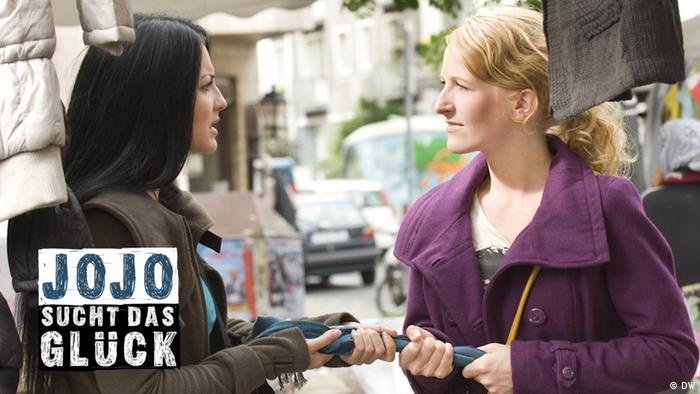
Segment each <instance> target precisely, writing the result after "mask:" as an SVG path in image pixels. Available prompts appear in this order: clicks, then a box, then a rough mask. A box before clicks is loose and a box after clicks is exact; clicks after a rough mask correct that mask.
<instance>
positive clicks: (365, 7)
mask: <svg viewBox="0 0 700 394" xmlns="http://www.w3.org/2000/svg"><path fill="white" fill-rule="evenodd" d="M502 1H503V0H486V1H485V5H492V4H500V3H501V2H502ZM515 4H516V5H517V6H520V7H529V8H533V9H536V10H542V0H517V1H516V3H515ZM393 5H394V9H396V10H398V11H403V10H408V9H417V8H418V0H393ZM430 5H431V6H433V7H435V8H437V9H438V10H440V11H442V12H444V13H445V14H448V15H451V16H453V17H456V16H457V15H459V11H461V10H462V3H461V1H460V0H430ZM343 6H344V7H345V8H347V9H349V10H350V11H353V12H357V13H359V14H361V15H368V14H370V13H371V12H372V11H374V9H375V8H376V7H377V3H376V0H343Z"/></svg>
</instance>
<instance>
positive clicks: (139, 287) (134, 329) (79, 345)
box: [38, 248, 180, 370]
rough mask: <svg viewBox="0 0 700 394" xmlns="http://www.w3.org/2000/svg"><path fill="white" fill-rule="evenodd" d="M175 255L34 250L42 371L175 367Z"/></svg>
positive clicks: (153, 251)
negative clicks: (37, 259)
mask: <svg viewBox="0 0 700 394" xmlns="http://www.w3.org/2000/svg"><path fill="white" fill-rule="evenodd" d="M178 285H179V283H178V272H177V250H176V249H175V248H125V249H98V248H95V249H40V250H39V311H38V313H39V341H40V347H41V361H40V363H39V365H40V368H41V369H49V370H94V369H117V368H175V367H178V366H179V365H180V324H179V310H178Z"/></svg>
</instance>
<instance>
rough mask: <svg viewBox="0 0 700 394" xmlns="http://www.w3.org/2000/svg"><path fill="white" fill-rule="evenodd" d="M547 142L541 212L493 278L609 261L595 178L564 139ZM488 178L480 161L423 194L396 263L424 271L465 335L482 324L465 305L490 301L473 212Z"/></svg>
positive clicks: (408, 222) (399, 243)
mask: <svg viewBox="0 0 700 394" xmlns="http://www.w3.org/2000/svg"><path fill="white" fill-rule="evenodd" d="M548 144H549V147H550V150H551V151H552V153H553V157H552V163H551V165H550V174H549V177H548V179H547V182H546V184H545V189H544V192H543V195H542V201H541V204H540V207H539V208H538V210H537V211H536V213H535V216H534V217H533V220H532V222H531V223H530V224H529V225H528V226H527V227H526V228H525V229H524V230H523V231H522V232H521V233H520V235H519V236H518V237H517V238H516V240H515V241H514V242H513V244H512V245H511V248H510V250H509V252H508V253H507V254H506V256H505V258H504V260H503V263H502V264H501V266H500V267H499V269H498V271H497V272H496V274H495V275H494V277H493V279H494V280H497V277H498V276H499V274H500V273H502V271H504V270H506V269H508V267H510V266H513V265H541V266H543V267H545V268H582V267H587V266H593V265H599V264H603V263H605V262H607V261H608V260H609V254H608V244H607V234H606V231H605V223H604V220H603V212H602V203H601V196H600V191H599V188H598V182H597V180H596V177H595V175H594V174H593V172H592V171H591V169H590V167H589V166H588V165H587V163H586V162H585V161H583V160H582V159H581V158H579V157H578V156H576V155H575V154H574V153H573V152H572V151H571V150H570V149H569V148H568V146H567V145H566V144H565V143H564V142H562V141H561V140H560V139H559V138H556V137H549V138H548ZM487 173H488V167H487V163H486V160H485V158H484V156H483V155H478V156H476V157H475V158H474V159H473V160H472V161H471V162H470V163H469V165H468V166H467V167H466V168H464V169H462V170H460V172H459V173H457V174H456V175H455V176H454V177H453V178H452V179H450V180H449V181H448V182H446V183H444V184H442V185H440V186H438V187H437V188H436V189H434V190H433V191H431V192H430V193H429V194H427V195H426V196H424V197H423V199H425V201H422V202H420V203H417V204H416V206H415V207H414V209H416V210H417V211H416V212H413V213H410V214H409V215H408V216H407V218H406V220H405V222H404V223H403V224H402V228H401V233H403V234H400V235H399V238H398V240H397V244H396V248H395V253H396V256H397V258H399V260H401V261H403V262H405V263H406V264H408V265H410V266H412V267H413V268H414V269H416V270H417V271H419V272H420V273H421V275H422V276H423V277H424V278H425V279H426V280H427V281H428V283H429V284H430V286H431V287H432V288H433V290H434V291H435V292H436V293H437V295H438V297H439V298H440V301H441V302H442V303H443V304H444V305H445V307H446V308H447V310H448V311H449V313H450V314H451V315H452V316H453V317H454V319H455V321H456V322H457V324H458V325H459V327H460V329H461V331H462V332H464V333H465V334H467V333H469V332H473V327H472V326H473V325H474V324H478V322H479V321H480V320H481V318H482V316H481V311H480V310H479V309H480V308H465V305H467V304H471V305H474V303H476V304H481V301H482V298H483V297H484V294H483V287H482V283H481V273H480V269H479V266H478V262H477V261H476V256H475V253H474V246H473V244H474V242H473V238H472V228H471V218H470V217H469V212H470V208H471V204H472V202H473V198H474V192H475V190H476V188H477V186H478V185H479V184H480V183H481V182H482V181H483V179H484V178H485V177H486V175H487ZM494 284H495V283H494V281H492V282H491V285H494Z"/></svg>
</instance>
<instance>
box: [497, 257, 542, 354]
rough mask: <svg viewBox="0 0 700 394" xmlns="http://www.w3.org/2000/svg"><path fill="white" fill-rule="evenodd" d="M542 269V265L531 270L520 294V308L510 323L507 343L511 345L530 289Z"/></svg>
mask: <svg viewBox="0 0 700 394" xmlns="http://www.w3.org/2000/svg"><path fill="white" fill-rule="evenodd" d="M540 269H542V267H532V271H530V276H529V277H528V278H527V282H526V283H525V288H524V289H523V294H522V295H520V302H519V303H518V309H517V310H516V311H515V317H514V318H513V323H511V325H510V331H509V332H508V339H507V340H506V345H510V343H511V342H513V340H514V339H515V337H516V336H517V335H518V328H519V327H520V319H521V318H522V317H523V309H525V302H527V297H528V296H529V295H530V290H532V284H533V283H535V279H536V278H537V274H539V273H540Z"/></svg>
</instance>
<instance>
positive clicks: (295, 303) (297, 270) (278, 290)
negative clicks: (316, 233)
mask: <svg viewBox="0 0 700 394" xmlns="http://www.w3.org/2000/svg"><path fill="white" fill-rule="evenodd" d="M265 244H266V246H267V260H268V263H269V268H270V274H269V277H270V308H271V313H272V314H273V315H276V316H281V317H285V318H299V317H301V316H302V315H303V314H304V293H305V291H304V289H305V287H304V283H305V282H304V255H303V249H302V244H301V239H299V238H284V237H268V238H266V239H265Z"/></svg>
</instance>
